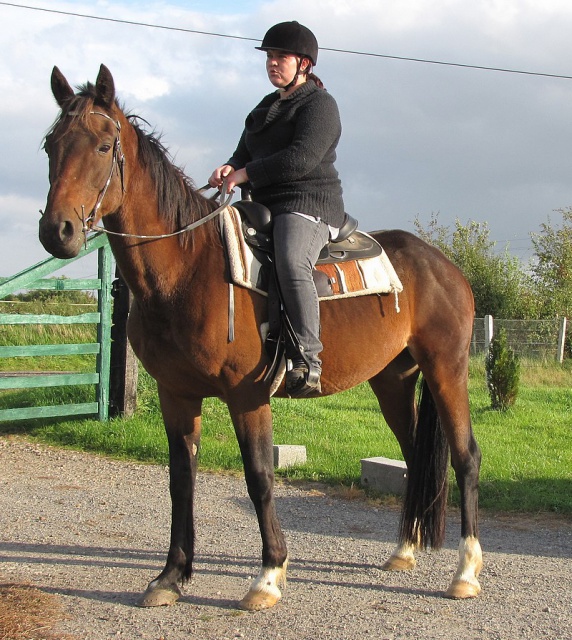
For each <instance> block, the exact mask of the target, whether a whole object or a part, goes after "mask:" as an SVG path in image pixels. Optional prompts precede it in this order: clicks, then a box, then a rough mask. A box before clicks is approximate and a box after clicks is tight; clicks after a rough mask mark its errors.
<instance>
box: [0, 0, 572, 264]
mask: <svg viewBox="0 0 572 640" xmlns="http://www.w3.org/2000/svg"><path fill="white" fill-rule="evenodd" d="M18 4H19V3H18V2H12V3H6V2H0V47H1V50H2V52H3V55H2V57H1V59H0V90H1V92H2V99H1V100H0V122H1V123H2V138H1V143H0V144H1V149H2V152H1V153H0V242H1V244H0V248H1V250H0V275H1V276H4V277H6V276H9V275H13V274H15V273H17V272H19V271H21V270H24V269H25V268H27V267H29V266H30V265H32V264H35V263H37V262H39V261H41V260H44V259H45V258H46V257H48V256H47V254H46V252H45V250H44V249H43V247H42V246H41V245H40V243H39V240H38V219H39V213H38V211H39V209H42V208H43V207H44V206H45V201H46V195H47V191H48V179H47V173H48V172H47V158H46V156H45V153H44V151H43V150H42V140H43V136H44V134H45V132H46V131H47V129H48V128H49V126H50V124H51V123H52V122H53V120H54V119H55V118H56V116H57V114H58V109H57V106H56V104H55V101H54V99H53V96H52V94H51V91H50V74H51V71H52V68H53V66H54V65H57V66H58V67H59V68H60V70H61V71H62V72H63V73H64V75H65V76H66V77H67V79H68V81H69V82H70V84H71V85H72V86H77V85H79V84H82V83H84V82H86V81H88V80H90V81H92V82H93V81H95V78H96V76H97V72H98V69H99V65H100V64H101V63H104V64H105V65H106V66H107V67H108V68H109V69H110V70H111V72H112V74H113V76H114V79H115V85H116V89H117V93H118V96H119V99H120V101H121V103H122V104H124V105H125V107H126V109H127V110H128V111H130V112H134V113H137V114H138V115H140V116H141V117H143V118H145V120H147V121H148V122H149V123H150V124H151V125H152V127H153V128H154V129H155V130H157V131H158V132H161V133H162V135H163V138H162V139H163V142H164V144H166V146H167V147H168V148H169V150H170V153H171V154H172V156H173V157H174V160H175V162H176V164H178V165H180V166H182V167H183V168H184V169H185V171H186V173H187V174H188V175H189V176H190V177H191V178H192V179H193V181H194V182H195V184H196V185H197V186H202V185H204V184H205V183H206V181H207V178H208V176H209V175H210V173H211V172H212V170H213V169H214V168H215V167H216V166H218V165H220V164H222V163H223V162H225V161H226V160H227V159H228V158H229V157H230V155H231V154H232V152H233V150H234V148H235V146H236V143H237V141H238V138H239V136H240V133H241V131H242V127H243V123H244V118H245V117H246V115H247V114H248V112H249V111H250V110H251V109H252V108H253V107H254V106H255V105H256V104H257V103H258V101H259V100H260V99H261V97H262V96H263V95H265V94H266V93H269V92H270V91H271V90H272V86H271V85H270V83H269V82H268V79H267V77H266V73H265V68H264V54H263V53H261V52H259V51H256V50H255V49H254V46H255V45H256V44H257V43H258V41H259V40H261V39H262V37H263V35H264V33H265V32H266V30H267V29H268V28H269V27H270V26H272V25H273V24H275V23H277V22H281V21H284V20H298V21H299V22H302V23H303V24H305V25H306V26H308V27H309V28H310V29H312V31H313V32H314V33H315V34H316V36H317V39H318V42H319V44H320V47H321V50H320V54H319V59H318V64H317V66H316V68H315V72H316V74H317V75H318V76H319V77H320V78H321V79H322V81H323V82H324V84H325V86H326V88H327V89H328V91H329V92H330V93H331V94H332V95H333V96H334V98H335V99H336V101H337V103H338V106H339V109H340V115H341V119H342V126H343V134H342V139H341V141H340V144H339V146H338V160H337V168H338V171H339V173H340V177H341V180H342V184H343V188H344V199H345V206H346V210H347V211H348V212H349V213H351V214H352V215H353V216H354V217H355V218H357V219H358V220H359V222H360V227H361V228H362V229H364V230H367V231H372V230H376V229H387V228H401V229H406V230H409V231H413V230H414V220H415V219H416V218H418V219H419V221H420V223H421V224H422V226H424V227H427V226H428V224H429V222H430V220H431V217H432V216H434V215H437V216H438V221H439V223H440V224H441V225H445V226H451V227H454V225H455V221H456V220H459V221H460V222H461V223H462V224H467V223H468V222H469V221H471V220H474V221H477V222H480V223H486V224H487V225H488V227H489V229H490V238H491V240H494V241H495V242H496V243H497V247H498V248H499V250H500V249H504V248H505V247H508V250H509V251H510V252H511V253H512V254H514V255H516V256H518V257H519V258H520V259H521V260H523V262H526V261H528V260H529V259H530V258H531V256H532V250H531V241H530V234H531V233H538V232H539V231H540V230H541V225H542V224H543V223H546V222H549V221H550V222H551V223H553V224H555V225H557V224H558V223H559V222H560V220H561V218H560V215H559V213H558V211H559V210H561V209H565V208H568V207H570V206H572V180H571V160H570V150H571V142H572V121H571V118H570V105H571V104H572V79H570V78H558V77H547V76H546V75H535V74H551V75H554V76H559V75H560V76H572V39H571V38H570V33H571V32H572V3H570V2H569V0H472V2H470V3H468V2H466V0H432V1H431V2H427V0H313V1H310V0H289V1H288V2H283V1H282V2H275V1H264V0H242V1H241V2H229V1H222V2H216V1H215V0H212V1H206V0H201V1H193V0H186V1H184V0H160V1H159V0H157V1H155V0H138V1H137V2H135V1H132V0H118V1H112V0H95V1H94V0H90V2H73V1H68V2H64V1H60V0H49V2H48V1H47V0H27V1H26V2H25V3H22V4H21V6H15V5H18ZM24 7H26V8H24ZM32 7H35V8H36V10H34V9H33V8H32ZM42 8H43V9H47V10H49V11H41V10H37V9H42ZM56 11H61V12H66V13H68V14H69V13H74V14H82V15H81V16H80V15H65V14H64V13H55V12H56ZM82 16H96V17H98V18H104V19H105V20H102V19H99V20H98V19H93V18H88V17H82ZM116 21H124V22H116ZM127 22H129V23H134V22H138V23H145V24H147V25H160V26H162V27H167V28H162V29H160V28H153V27H151V26H137V25H134V24H126V23H127ZM193 31H201V32H209V33H211V34H220V35H219V36H216V35H205V34H200V33H193ZM222 36H235V38H228V37H222ZM365 54H367V55H365ZM442 63H447V64H442ZM475 66H476V67H491V68H495V69H507V70H514V71H522V72H526V73H508V72H504V71H491V70H486V69H475V68H472V67H475ZM74 268H77V269H80V268H81V269H84V270H85V269H88V271H89V270H90V269H91V271H93V269H94V267H93V266H84V267H78V266H77V265H76V266H75V267H74ZM82 275H83V274H82ZM86 275H92V273H91V272H90V273H87V274H86Z"/></svg>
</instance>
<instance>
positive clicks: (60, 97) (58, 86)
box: [51, 67, 74, 107]
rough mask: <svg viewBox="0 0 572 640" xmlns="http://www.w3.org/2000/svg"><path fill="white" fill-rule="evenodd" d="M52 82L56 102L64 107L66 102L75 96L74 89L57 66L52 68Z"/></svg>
mask: <svg viewBox="0 0 572 640" xmlns="http://www.w3.org/2000/svg"><path fill="white" fill-rule="evenodd" d="M51 84H52V93H53V94H54V98H55V99H56V102H57V103H58V104H59V105H60V107H63V105H64V103H65V102H66V101H67V100H69V99H70V98H72V97H73V96H74V91H73V89H72V88H71V87H70V85H69V83H68V81H67V80H66V79H65V77H64V74H63V73H62V72H61V71H60V70H59V69H58V68H57V67H54V68H53V69H52V78H51Z"/></svg>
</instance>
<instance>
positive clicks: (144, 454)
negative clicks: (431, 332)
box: [0, 339, 572, 514]
mask: <svg viewBox="0 0 572 640" xmlns="http://www.w3.org/2000/svg"><path fill="white" fill-rule="evenodd" d="M0 341H1V339H0ZM37 364H38V368H44V367H46V366H47V364H46V363H37ZM90 364H91V363H90V362H89V360H86V358H85V357H84V358H83V359H81V360H78V361H77V362H75V363H72V362H69V361H66V362H65V363H64V362H58V363H57V366H58V367H60V368H65V369H74V368H75V369H76V370H86V367H87V368H89V366H90ZM26 366H27V365H26ZM52 366H53V364H52ZM2 367H3V368H4V369H5V370H8V369H18V368H21V367H22V364H21V362H20V363H18V362H17V361H16V359H14V360H11V361H10V360H6V361H4V362H3V363H2ZM93 396H94V392H93V389H91V388H85V387H77V388H76V387H68V388H63V389H57V388H55V389H40V390H25V391H11V392H3V393H2V394H0V407H15V406H24V405H28V406H34V405H36V404H38V405H39V404H54V403H57V402H72V401H73V402H89V401H93ZM470 396H471V412H472V419H473V427H474V430H475V434H476V437H477V440H478V442H479V444H480V446H481V448H482V451H483V464H482V469H481V492H480V496H481V500H480V502H481V506H482V507H484V508H486V509H492V510H499V511H522V512H528V513H535V512H557V513H562V514H572V366H571V363H567V364H565V365H563V366H560V365H556V364H545V365H539V364H538V363H526V362H524V363H523V366H522V378H521V387H520V393H519V396H518V400H517V403H516V405H515V407H514V408H512V409H510V410H509V411H507V412H505V413H500V412H497V411H493V410H491V409H490V399H489V396H488V393H487V390H486V386H485V372H484V364H483V362H482V360H481V359H474V360H473V362H472V364H471V372H470ZM138 407H139V408H138V411H137V413H136V415H135V416H134V417H133V418H130V419H115V420H111V421H109V422H107V423H99V422H95V421H93V420H82V419H75V420H66V421H59V420H55V419H52V420H43V421H26V422H13V423H0V433H3V434H9V433H19V434H25V435H27V436H29V437H32V438H36V439H38V440H41V441H43V442H46V443H50V444H55V445H58V446H67V447H73V448H78V449H84V450H88V451H95V452H100V453H104V454H108V455H112V456H116V457H124V458H130V459H136V460H140V461H145V462H159V463H166V462H167V459H168V453H167V444H166V438H165V435H164V431H163V425H162V421H161V417H160V412H159V408H158V403H157V397H156V393H155V389H154V382H153V381H152V380H151V379H150V378H149V377H148V376H147V375H146V374H144V373H142V374H141V375H140V383H139V397H138ZM272 407H273V413H274V442H275V443H276V444H301V445H305V446H306V448H307V456H308V462H307V463H306V464H305V465H302V466H299V467H296V468H293V469H289V470H285V471H284V470H281V471H279V472H278V473H279V475H281V476H285V477H288V478H292V479H300V480H318V481H321V482H325V483H328V484H331V485H338V486H345V487H352V486H357V485H358V484H359V478H360V459H361V458H366V457H372V456H386V457H389V458H398V459H400V458H401V453H400V450H399V447H398V445H397V442H396V440H395V438H394V437H393V434H392V433H391V432H390V430H389V429H388V427H387V426H386V424H385V422H384V421H383V419H382V417H381V414H380V412H379V410H378V408H377V404H376V401H375V398H374V396H373V394H372V393H371V392H370V390H369V387H368V386H367V385H361V386H359V387H357V388H355V389H352V390H350V391H347V392H345V393H342V394H339V395H337V396H333V397H328V398H319V399H315V400H305V401H288V400H280V399H276V400H273V401H272ZM200 455H201V468H202V469H206V470H213V471H217V470H226V471H237V470H240V469H241V466H242V465H241V460H240V454H239V451H238V446H237V444H236V439H235V437H234V433H233V429H232V426H231V423H230V418H229V415H228V412H227V410H226V407H225V405H224V404H223V403H222V402H220V401H218V400H216V399H207V400H206V401H205V403H204V409H203V438H202V443H201V454H200ZM451 477H452V476H451ZM453 485H454V483H453ZM450 500H451V503H452V504H458V493H457V490H456V487H454V486H453V489H452V491H451V498H450Z"/></svg>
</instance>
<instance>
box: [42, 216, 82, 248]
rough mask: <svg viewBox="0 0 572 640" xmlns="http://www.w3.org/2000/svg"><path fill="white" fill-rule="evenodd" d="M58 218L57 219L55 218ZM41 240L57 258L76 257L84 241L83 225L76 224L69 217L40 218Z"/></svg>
mask: <svg viewBox="0 0 572 640" xmlns="http://www.w3.org/2000/svg"><path fill="white" fill-rule="evenodd" d="M54 218H56V219H54ZM39 237H40V242H41V243H42V245H43V247H44V249H45V250H46V251H47V252H48V253H51V254H52V255H53V256H54V257H55V258H62V259H67V258H75V257H76V256H77V254H78V253H79V251H80V249H81V247H82V244H83V242H84V234H83V231H82V227H81V225H74V223H73V222H72V221H71V220H69V219H67V220H66V219H57V216H50V217H49V218H48V217H47V216H46V215H45V214H44V215H42V217H41V218H40V232H39Z"/></svg>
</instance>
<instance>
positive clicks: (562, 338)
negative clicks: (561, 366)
mask: <svg viewBox="0 0 572 640" xmlns="http://www.w3.org/2000/svg"><path fill="white" fill-rule="evenodd" d="M567 322H568V320H567V319H566V318H562V320H561V321H560V329H559V331H558V350H557V352H556V359H557V360H558V362H560V363H562V361H563V360H564V344H565V342H566V324H567Z"/></svg>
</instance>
